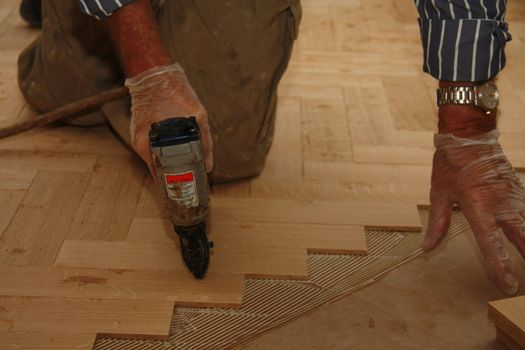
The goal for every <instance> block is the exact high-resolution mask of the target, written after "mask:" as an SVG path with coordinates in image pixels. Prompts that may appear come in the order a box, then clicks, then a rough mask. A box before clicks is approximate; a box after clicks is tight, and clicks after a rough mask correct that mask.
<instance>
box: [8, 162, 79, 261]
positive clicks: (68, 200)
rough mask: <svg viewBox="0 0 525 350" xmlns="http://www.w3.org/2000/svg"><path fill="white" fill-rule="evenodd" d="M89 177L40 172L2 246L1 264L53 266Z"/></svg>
mask: <svg viewBox="0 0 525 350" xmlns="http://www.w3.org/2000/svg"><path fill="white" fill-rule="evenodd" d="M88 179H89V174H85V173H72V172H57V171H39V172H38V173H37V175H36V177H35V179H34V181H33V183H32V185H31V187H30V188H29V191H28V192H27V194H26V196H25V197H24V199H23V201H22V203H21V205H20V208H19V209H18V211H17V213H16V215H15V217H14V218H13V220H12V221H11V224H10V225H9V227H8V228H7V231H5V232H4V234H3V236H2V242H1V243H0V263H3V264H12V265H31V266H51V265H52V264H53V262H54V261H55V257H56V255H57V253H58V251H59V249H60V247H61V245H62V242H63V240H64V238H65V237H66V235H67V233H68V231H69V228H70V226H71V223H72V221H73V217H74V215H75V212H76V210H77V208H78V205H79V203H80V198H81V196H82V193H83V192H84V189H85V188H86V185H87V182H88Z"/></svg>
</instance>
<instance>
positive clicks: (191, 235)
mask: <svg viewBox="0 0 525 350" xmlns="http://www.w3.org/2000/svg"><path fill="white" fill-rule="evenodd" d="M149 143H150V149H151V152H152V154H153V161H154V166H155V171H156V174H157V180H158V181H157V182H158V184H159V185H160V187H161V190H162V192H163V194H164V199H165V204H166V208H167V210H168V213H169V217H170V220H171V222H172V223H173V225H174V228H175V232H176V233H177V235H178V236H179V242H180V248H181V252H182V257H183V260H184V262H185V263H186V266H187V267H188V268H189V269H190V271H191V272H192V273H193V275H194V276H195V278H199V279H200V278H203V277H204V274H205V273H206V270H207V268H208V263H209V248H211V247H212V245H213V243H212V242H208V238H207V235H206V219H207V217H208V213H209V186H208V178H207V175H206V170H205V168H204V160H203V155H202V147H201V138H200V131H199V126H198V124H197V120H196V119H195V117H187V118H186V117H178V118H170V119H166V120H163V121H161V122H159V123H153V124H152V125H151V129H150V132H149Z"/></svg>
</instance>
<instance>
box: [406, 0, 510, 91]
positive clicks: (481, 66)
mask: <svg viewBox="0 0 525 350" xmlns="http://www.w3.org/2000/svg"><path fill="white" fill-rule="evenodd" d="M415 3H416V6H417V9H418V12H419V27H420V30H421V41H422V44H423V52H424V55H423V58H424V61H423V70H424V71H425V72H427V73H429V74H430V75H432V76H433V77H435V78H437V79H440V80H447V81H476V82H479V81H485V80H489V79H492V78H493V77H494V76H496V75H497V74H498V73H499V72H500V71H501V70H502V69H503V67H505V44H506V42H507V41H510V40H511V35H510V33H509V30H508V24H507V23H506V22H505V13H506V8H507V0H415Z"/></svg>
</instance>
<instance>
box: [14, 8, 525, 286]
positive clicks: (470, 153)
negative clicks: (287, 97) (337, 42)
mask: <svg viewBox="0 0 525 350" xmlns="http://www.w3.org/2000/svg"><path fill="white" fill-rule="evenodd" d="M486 2H487V5H485V4H484V1H483V0H479V1H476V3H475V4H474V3H473V2H472V3H471V0H468V1H467V0H416V6H417V8H418V11H419V13H420V17H421V18H420V26H421V34H422V41H423V47H424V52H425V55H424V61H425V64H424V70H425V71H426V72H428V73H430V74H432V75H433V76H434V77H436V78H437V79H439V80H440V88H442V89H443V90H441V91H440V100H439V104H440V110H439V125H438V128H439V134H437V135H436V136H435V143H436V152H435V155H434V163H433V174H432V190H431V212H430V219H429V229H428V233H427V237H426V240H425V243H424V247H425V249H426V250H430V249H432V248H434V247H435V246H437V244H438V243H439V242H440V241H441V240H442V238H443V237H444V236H445V234H446V232H447V230H448V226H449V223H450V217H451V212H452V209H453V206H454V204H458V205H459V206H460V207H461V208H462V210H463V212H464V213H465V215H466V217H467V219H468V220H469V223H470V225H471V227H472V229H473V231H474V233H475V235H476V238H477V240H478V243H479V245H480V248H481V250H482V252H483V254H484V256H485V257H486V259H487V262H488V264H489V267H490V270H491V271H492V272H493V274H494V279H495V281H496V283H497V285H498V286H499V287H500V288H501V289H502V291H504V292H505V293H508V294H514V293H516V291H517V289H518V283H517V280H516V277H515V273H514V270H513V269H512V266H511V264H510V261H509V257H508V254H507V252H506V251H505V248H504V247H503V241H502V238H501V235H500V233H499V228H501V229H503V231H504V232H505V234H506V235H507V237H508V238H509V239H510V240H511V242H513V243H514V244H515V245H516V246H517V247H518V249H519V250H520V252H521V253H522V254H523V255H524V256H525V224H524V221H523V217H522V213H523V212H525V202H524V197H525V191H524V189H523V187H522V186H521V184H520V183H519V181H518V179H517V178H516V175H515V173H514V171H513V169H512V167H511V165H510V164H509V162H508V161H507V159H506V158H505V156H504V154H503V153H502V151H501V148H500V146H499V144H498V142H497V129H496V109H495V107H496V106H497V104H495V102H494V101H495V96H493V95H495V93H496V90H495V89H494V86H493V85H492V84H484V85H483V89H484V90H483V91H484V92H485V96H484V99H482V101H481V102H484V103H481V102H480V101H478V100H476V99H474V98H473V95H472V93H471V92H469V90H471V89H473V87H474V86H477V87H476V91H478V90H479V89H481V87H480V86H481V83H482V82H486V81H489V80H491V79H493V78H494V77H495V76H496V75H497V74H498V73H499V71H500V70H501V69H502V68H503V67H504V65H505V56H504V52H503V50H504V46H505V42H506V41H507V40H510V35H509V33H508V31H507V25H506V23H505V22H504V15H505V10H506V2H505V1H503V0H497V1H490V4H489V1H486ZM78 3H79V6H80V8H81V9H82V11H83V12H85V13H88V14H91V15H93V16H95V17H98V18H103V22H102V23H97V22H96V21H94V20H93V19H89V18H88V17H81V16H79V15H78V14H79V11H78V10H77V9H75V8H73V6H72V5H71V2H63V1H62V2H61V1H58V0H50V1H46V2H44V8H43V13H44V20H43V33H42V36H41V38H40V39H39V41H37V42H36V43H34V44H33V45H32V46H30V47H29V48H28V49H27V50H26V51H25V52H24V53H23V54H22V55H21V58H20V85H21V88H22V91H23V92H24V95H25V96H26V98H27V100H28V101H29V102H30V103H31V104H33V105H35V106H36V107H37V108H39V109H41V110H49V109H52V108H54V107H56V106H58V105H60V104H63V103H66V102H69V101H71V100H75V99H78V98H80V97H84V95H86V94H87V95H89V94H93V93H95V92H98V91H100V90H104V89H107V88H108V87H110V86H112V85H115V84H118V83H119V80H120V78H121V74H120V71H119V69H118V63H117V60H116V59H115V57H114V56H113V54H112V50H113V49H112V46H111V45H110V40H109V36H111V37H112V38H113V42H114V45H115V47H116V49H117V51H118V56H119V58H120V63H121V66H122V68H123V70H124V74H125V75H126V77H127V80H126V85H127V86H128V87H129V89H130V94H131V97H132V107H131V111H132V113H131V123H130V124H131V126H130V134H131V136H130V137H129V135H127V131H121V132H120V134H121V136H122V137H123V138H124V139H127V138H129V139H130V143H131V146H132V147H133V148H134V150H135V151H136V152H137V153H138V154H139V155H140V156H141V157H142V159H143V160H144V161H145V162H146V163H147V164H148V165H149V164H150V162H151V156H150V154H149V152H148V142H147V132H148V130H149V126H150V124H151V123H152V122H154V121H158V120H161V119H164V118H166V117H169V116H176V115H196V116H197V119H198V122H199V124H200V126H201V129H202V131H203V147H204V151H205V158H206V167H207V169H208V170H209V171H211V170H212V169H213V171H212V173H211V174H212V178H213V179H214V181H215V182H218V181H219V182H220V181H227V180H232V179H236V178H242V177H247V176H253V175H256V174H258V173H259V172H260V171H261V170H262V166H263V163H264V158H265V156H266V153H267V151H268V148H269V145H270V142H271V135H272V133H273V125H274V115H275V106H276V87H277V84H278V82H279V79H280V78H281V76H282V74H283V72H284V70H285V67H286V65H287V62H288V59H289V56H290V52H291V48H292V42H293V39H294V38H295V35H296V33H297V25H298V22H299V19H300V7H299V3H298V1H293V0H250V1H229V2H220V3H219V2H217V1H216V0H195V1H184V0H170V1H164V2H162V1H153V5H154V7H153V8H152V7H151V4H150V0H135V1H133V0H120V1H118V0H78ZM154 14H156V15H154ZM105 25H107V30H106V27H105ZM157 25H158V28H157ZM109 33H110V34H109ZM172 62H178V63H174V64H173V63H172ZM179 63H180V64H179ZM182 67H184V70H183V69H182ZM186 74H187V75H186ZM53 82H57V83H55V84H54V83H53ZM79 85H80V86H81V87H82V89H81V91H79V90H80V89H78V88H76V87H77V86H79ZM478 86H479V87H478ZM195 91H196V92H197V93H195ZM197 96H198V97H197ZM201 101H202V103H201ZM480 103H481V104H480ZM203 106H206V109H205V108H204V107H203ZM128 108H129V107H128V106H127V105H126V104H125V103H124V104H123V105H121V107H120V108H116V111H117V113H110V112H111V111H113V112H115V108H113V109H112V108H109V107H108V108H102V110H103V111H106V113H105V114H106V118H107V119H108V120H109V121H110V123H112V124H114V125H117V124H118V123H116V122H115V119H116V118H115V115H112V114H116V115H118V114H119V113H118V111H120V112H121V113H120V114H122V112H124V114H127V113H125V112H126V111H127V110H128ZM487 113H488V114H487ZM429 117H430V116H429ZM115 128H116V129H118V128H117V127H115ZM212 149H213V150H214V151H213V152H212Z"/></svg>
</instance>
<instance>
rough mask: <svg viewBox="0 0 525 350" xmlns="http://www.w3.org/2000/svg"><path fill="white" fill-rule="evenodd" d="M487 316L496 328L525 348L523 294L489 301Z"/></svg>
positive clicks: (524, 303)
mask: <svg viewBox="0 0 525 350" xmlns="http://www.w3.org/2000/svg"><path fill="white" fill-rule="evenodd" d="M489 318H490V319H491V320H492V321H493V322H494V324H495V325H496V328H498V329H500V330H501V331H502V332H504V333H505V334H506V335H507V336H508V337H510V338H511V339H512V340H513V341H514V342H516V343H517V344H519V345H520V346H521V347H522V348H525V296H519V297H514V298H508V299H502V300H496V301H492V302H490V303H489Z"/></svg>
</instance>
